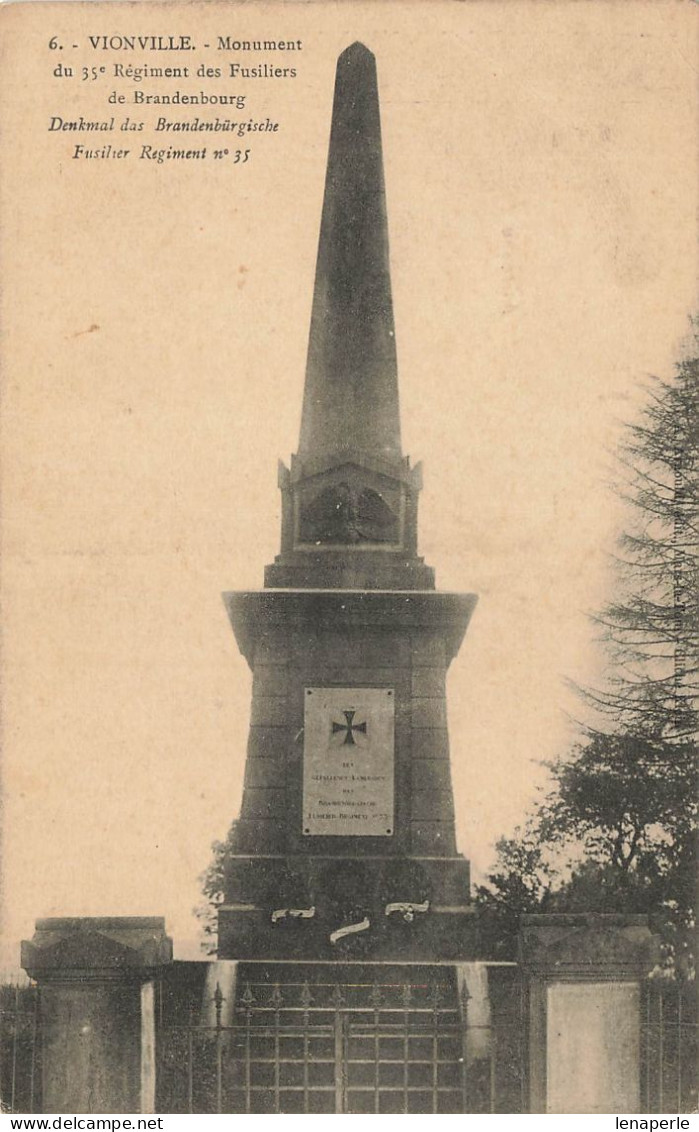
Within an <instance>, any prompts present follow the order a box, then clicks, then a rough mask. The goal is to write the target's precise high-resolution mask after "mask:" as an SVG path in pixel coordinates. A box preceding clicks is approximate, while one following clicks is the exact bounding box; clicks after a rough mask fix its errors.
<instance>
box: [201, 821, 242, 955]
mask: <svg viewBox="0 0 699 1132" xmlns="http://www.w3.org/2000/svg"><path fill="white" fill-rule="evenodd" d="M237 828H238V823H237V821H234V822H233V823H232V825H231V827H230V829H229V830H228V833H227V835H226V839H225V841H214V842H213V844H212V846H211V852H212V859H211V863H210V865H209V866H208V868H207V869H206V870H205V871H204V872H203V873H202V875H201V877H200V878H199V883H200V884H201V891H202V896H203V900H202V902H201V903H200V904H198V905H197V907H196V908H195V909H194V915H195V916H196V917H197V919H198V920H199V922H200V923H201V925H202V931H203V935H204V939H203V941H202V950H203V951H204V953H205V954H206V955H215V954H216V946H217V933H218V908H219V905H220V904H222V903H223V899H224V887H225V872H226V861H227V860H228V858H229V856H230V855H231V853H233V852H234V846H235V839H236V832H237Z"/></svg>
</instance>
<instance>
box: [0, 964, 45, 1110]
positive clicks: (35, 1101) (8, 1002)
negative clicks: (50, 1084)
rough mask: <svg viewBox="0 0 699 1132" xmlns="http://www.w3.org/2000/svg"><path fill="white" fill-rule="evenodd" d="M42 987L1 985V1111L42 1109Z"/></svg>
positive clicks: (16, 984)
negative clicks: (40, 989)
mask: <svg viewBox="0 0 699 1132" xmlns="http://www.w3.org/2000/svg"><path fill="white" fill-rule="evenodd" d="M40 1028H41V1027H40V1001H39V988H38V987H35V986H31V985H27V984H19V983H14V984H5V985H2V986H0V1111H2V1112H30V1113H33V1112H41V1111H42V1107H41V1041H40Z"/></svg>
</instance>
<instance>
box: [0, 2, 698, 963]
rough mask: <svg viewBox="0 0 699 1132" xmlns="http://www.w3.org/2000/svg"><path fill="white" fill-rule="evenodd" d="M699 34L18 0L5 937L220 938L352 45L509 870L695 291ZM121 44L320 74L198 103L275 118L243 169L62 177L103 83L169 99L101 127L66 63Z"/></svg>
mask: <svg viewBox="0 0 699 1132" xmlns="http://www.w3.org/2000/svg"><path fill="white" fill-rule="evenodd" d="M696 18H697V9H696V6H695V5H694V4H692V3H690V2H689V0H681V2H680V0H658V2H654V3H641V2H635V0H631V2H630V0H618V2H616V3H600V2H596V0H591V2H589V3H585V4H582V3H564V2H556V3H536V2H526V0H518V2H507V3H497V2H492V3H456V2H449V0H446V2H441V0H434V2H431V3H429V4H428V3H409V2H404V0H400V2H395V3H391V2H387V3H383V4H381V5H377V4H364V3H355V2H351V3H345V4H331V3H328V4H325V3H323V2H317V3H299V4H295V3H292V2H290V3H284V4H281V3H280V4H265V3H256V2H253V3H246V4H235V3H231V4H226V5H223V4H221V5H219V4H218V3H211V4H206V5H204V4H201V5H186V4H167V5H160V4H155V3H154V4H150V3H147V4H145V3H144V4H130V5H129V4H83V5H81V4H72V3H67V4H51V3H49V4H42V5H23V4H20V5H14V6H13V5H10V6H6V7H3V9H2V10H0V21H1V22H0V30H1V33H2V58H1V59H0V76H1V77H0V83H1V93H2V106H3V121H4V130H3V139H2V147H3V149H2V182H1V185H2V202H1V204H2V217H1V219H2V225H1V231H2V234H1V236H0V255H1V258H2V265H1V266H2V278H3V284H4V287H3V294H2V309H1V314H2V339H1V352H2V365H3V375H4V376H3V416H2V602H3V616H4V634H3V653H2V686H3V687H2V691H3V740H4V743H3V746H4V754H3V759H4V762H3V778H4V803H3V822H4V837H5V840H4V856H3V879H4V904H3V908H4V913H3V916H4V923H3V927H4V936H5V939H6V941H8V945H9V946H10V947H11V948H14V946H15V941H16V940H18V939H19V938H20V937H21V936H25V937H26V936H27V935H28V934H31V932H32V930H33V921H34V919H35V918H36V917H37V916H42V915H55V914H85V913H95V914H106V913H113V914H129V913H131V914H145V913H151V914H164V915H166V916H167V922H168V927H169V929H170V931H171V932H172V933H173V934H174V935H175V937H176V941H177V944H178V947H179V954H184V953H185V951H186V948H187V947H188V941H191V940H192V939H193V937H194V936H195V935H196V925H195V923H194V921H193V919H192V917H191V908H192V906H193V905H194V904H195V903H196V900H197V893H198V889H197V880H196V878H197V875H198V874H199V873H200V872H201V871H202V870H203V869H204V867H205V866H206V864H207V863H208V860H209V845H210V842H211V841H212V839H213V838H214V837H223V836H224V835H225V832H226V830H227V827H228V825H229V823H230V821H231V820H232V818H234V817H235V816H236V814H237V811H238V806H239V801H240V792H241V780H242V771H243V764H244V755H245V743H246V736H247V725H248V713H249V698H250V680H249V674H248V671H247V668H246V665H245V662H244V661H243V659H242V658H241V657H240V656H239V655H238V652H237V649H236V646H235V643H234V640H233V636H232V633H231V631H230V628H229V625H228V622H227V618H226V614H225V611H224V608H223V604H222V602H221V598H220V594H221V591H223V590H226V589H245V588H257V587H259V586H260V585H261V582H262V569H263V565H264V564H265V563H266V562H269V561H271V559H272V558H273V556H274V554H275V553H276V551H277V550H278V539H279V518H280V516H279V496H278V493H277V488H276V460H277V458H278V457H283V458H284V459H285V460H288V456H289V454H290V452H292V451H294V450H295V448H296V445H297V441H298V427H299V421H300V411H301V396H302V387H303V376H304V363H305V349H306V342H307V334H308V325H309V317H310V304H311V297H312V287H313V273H314V266H315V254H316V243H317V235H318V227H319V222H320V209H321V200H322V192H323V182H324V165H325V159H326V154H327V143H328V131H329V123H330V111H331V105H332V91H333V81H334V68H335V62H336V58H337V55H338V54H339V52H340V51H341V50H342V49H343V48H344V47H345V46H347V45H348V44H349V43H351V42H353V41H354V40H356V39H361V40H362V41H363V42H364V43H366V44H367V46H369V47H370V48H371V49H372V50H373V51H374V52H375V54H376V57H377V63H378V70H379V85H380V97H381V108H382V121H383V134H384V159H385V171H386V181H387V196H388V210H389V227H390V238H391V256H392V271H393V287H394V303H395V317H396V332H397V343H398V355H399V369H400V388H401V402H402V420H403V439H404V449H405V451H406V453H409V454H410V455H411V457H412V459H413V460H423V461H424V466H425V490H424V492H423V495H422V502H421V528H420V529H421V538H420V544H421V553H423V554H424V555H425V557H426V559H427V561H428V562H429V563H430V564H432V565H434V566H435V567H436V568H437V580H438V585H439V587H440V588H442V589H451V590H458V591H462V590H463V591H475V592H477V593H478V594H480V602H479V605H478V607H477V610H476V613H475V615H474V618H473V622H472V625H471V628H470V630H469V634H468V636H467V639H466V642H465V645H464V648H463V650H462V653H461V656H460V657H459V658H458V659H457V661H456V662H455V663H454V665H453V670H452V673H451V677H450V684H449V696H450V701H449V708H450V727H451V740H452V760H453V773H454V783H455V791H456V801H457V811H458V820H459V843H460V848H461V851H462V852H464V853H465V854H466V855H467V856H469V857H470V858H471V859H472V861H473V864H474V867H475V869H476V870H483V869H484V868H486V867H487V865H488V862H489V859H490V857H491V852H492V843H493V841H494V839H495V838H496V837H497V836H498V835H499V834H501V833H503V832H506V831H509V830H511V829H512V827H513V826H514V825H515V824H516V822H517V821H518V820H520V819H521V817H522V816H523V813H524V810H525V808H526V806H527V804H528V802H529V800H530V799H531V797H532V794H533V791H534V788H535V786H536V784H537V783H538V782H540V781H541V778H542V772H541V770H540V768H539V767H538V766H537V760H541V759H547V758H553V757H555V756H556V755H557V754H559V753H560V752H562V751H563V750H564V749H565V746H566V744H567V743H568V742H569V740H570V736H571V728H570V725H569V723H568V722H567V719H566V714H565V713H566V712H567V711H568V712H571V711H572V712H575V710H576V705H575V703H574V701H572V699H571V698H570V695H569V693H568V692H567V691H566V688H565V685H564V683H563V680H564V678H565V677H566V676H568V677H573V678H577V679H586V678H589V677H594V675H595V673H596V672H598V671H599V666H600V663H601V661H600V658H599V656H598V654H597V653H596V652H595V650H594V648H593V647H592V630H591V627H590V625H589V623H588V622H587V620H586V617H585V613H586V611H587V610H589V609H591V608H593V607H595V605H597V604H598V603H599V602H600V600H602V599H603V597H604V595H605V593H606V592H607V587H608V585H609V581H610V577H611V573H610V569H609V565H608V562H607V559H606V557H605V555H606V554H607V553H608V551H609V549H610V547H611V545H612V540H613V537H614V534H615V531H616V530H617V527H618V523H619V520H620V512H619V504H618V503H617V502H616V501H615V500H614V497H613V495H612V493H611V492H610V489H609V486H608V482H607V481H608V479H609V476H610V471H611V467H612V463H613V460H612V457H611V455H610V454H611V453H612V452H613V449H614V446H615V444H616V442H617V439H618V436H619V433H620V427H621V422H622V421H623V420H625V419H629V418H630V417H632V416H633V413H634V408H635V406H636V405H637V404H638V401H639V396H640V383H642V382H643V380H644V379H645V378H646V376H647V375H648V374H651V373H654V374H658V375H661V376H663V375H668V374H669V372H670V371H671V368H672V364H673V361H674V359H675V357H676V356H677V352H678V350H679V348H680V346H681V342H682V340H683V338H684V336H685V335H686V332H687V329H688V323H687V318H688V315H689V314H690V312H691V311H692V310H693V309H694V308H695V306H696V271H695V250H696V228H695V215H696V162H695V156H696V140H697V139H696V114H697V102H696V66H697V45H696V30H697V29H696ZM115 33H120V34H124V33H127V34H131V33H142V34H143V33H147V34H151V33H152V34H166V35H169V34H175V35H178V34H190V35H192V36H193V38H194V39H195V40H196V41H200V40H201V41H204V40H206V41H207V42H211V43H212V44H213V43H214V42H215V39H216V37H217V36H218V35H226V34H228V35H231V36H232V37H233V38H240V39H246V38H247V39H252V38H277V39H289V40H291V39H294V40H296V39H300V40H302V43H303V48H302V50H301V51H300V52H298V53H297V54H296V55H295V56H294V57H293V58H291V57H288V58H286V59H285V60H284V62H285V63H286V64H290V63H292V64H293V65H294V66H295V67H296V68H297V70H298V75H297V77H296V78H295V79H294V80H293V81H292V80H278V81H272V80H270V81H265V80H261V79H259V80H252V79H251V80H249V81H247V82H241V83H238V84H236V83H235V82H231V81H228V82H226V83H225V84H221V85H220V87H216V88H214V86H212V85H211V84H208V85H207V84H206V83H204V82H202V84H201V88H202V89H205V90H206V89H210V90H214V89H221V90H223V89H225V90H226V91H229V92H232V91H233V90H234V89H240V90H241V91H242V92H243V93H246V94H248V95H249V112H250V114H251V115H252V116H254V117H256V118H264V117H265V116H269V117H270V118H272V119H276V120H278V121H279V123H280V129H279V131H278V132H277V133H276V134H274V135H270V136H265V137H259V138H256V139H255V141H254V143H253V147H252V148H253V154H252V158H251V160H250V161H249V162H248V163H247V165H246V166H245V167H244V168H242V167H236V166H234V165H233V164H231V163H230V162H229V163H224V162H222V163H219V164H215V163H195V164H193V165H192V164H191V163H182V164H179V165H178V164H175V163H172V164H162V165H158V164H155V163H152V162H139V161H135V162H131V163H128V164H126V163H120V162H118V161H110V160H104V161H91V162H87V161H78V160H75V159H73V158H72V157H71V154H72V151H73V146H74V144H75V143H76V142H78V141H79V142H83V143H85V144H104V143H106V142H109V141H114V140H116V139H113V138H111V137H109V136H102V137H100V138H99V142H95V141H94V139H92V138H86V136H85V135H75V134H71V135H68V134H59V133H56V132H49V131H48V123H49V120H50V118H51V116H52V115H63V116H64V117H66V118H75V117H77V116H78V115H79V114H80V113H81V112H83V113H84V112H85V111H84V107H85V105H86V103H85V99H86V98H88V97H89V99H90V100H91V101H90V106H91V107H93V108H94V107H96V106H97V105H98V104H99V105H100V107H101V109H100V110H99V113H97V112H93V113H92V114H91V115H90V116H91V117H105V118H106V117H108V116H109V115H110V114H111V113H117V114H119V115H122V114H123V113H124V112H126V113H130V114H132V116H133V117H146V113H145V111H144V112H143V114H139V108H138V107H133V106H129V107H126V108H117V109H115V108H114V107H111V108H110V107H108V106H107V104H106V102H105V101H104V99H105V97H106V94H107V92H108V91H109V90H111V89H113V88H114V84H110V82H109V80H107V79H103V80H102V85H101V87H100V88H99V89H100V90H101V92H102V93H101V96H100V97H101V102H99V100H98V98H97V95H96V94H95V93H94V91H91V92H89V94H86V90H85V87H84V86H81V84H80V83H79V82H77V81H74V82H69V81H67V80H57V79H56V78H55V77H54V76H53V74H52V71H53V68H54V66H55V65H56V63H57V56H56V53H52V52H50V51H49V49H48V46H47V45H48V41H49V38H50V37H51V36H52V35H56V36H58V37H59V38H61V39H62V40H63V41H65V42H66V43H67V44H70V43H73V42H79V43H80V44H83V43H84V42H85V40H86V38H87V36H88V35H90V34H94V35H103V34H115ZM208 37H210V38H208ZM65 54H66V53H65V52H64V55H65ZM75 55H76V56H78V57H79V58H78V62H89V63H90V64H93V63H96V64H103V63H105V64H109V65H110V66H111V64H112V63H113V62H114V61H115V60H117V61H121V62H123V63H125V64H127V63H129V62H134V63H144V62H146V63H149V64H153V63H158V64H161V65H162V64H163V62H166V63H172V62H173V59H172V58H171V57H170V58H168V59H166V60H163V59H162V58H161V59H153V58H152V57H147V56H146V55H144V54H138V53H136V56H130V57H126V56H121V55H118V54H115V53H111V54H106V55H105V56H104V58H102V57H100V58H97V57H96V55H95V56H94V57H90V56H89V53H88V52H87V51H86V50H83V49H82V48H81V50H80V51H79V52H75ZM217 55H218V57H215V56H217ZM205 57H207V58H206V61H207V62H208V63H211V64H212V65H221V66H223V67H224V68H225V67H227V65H228V63H230V62H231V61H238V62H241V63H242V64H244V65H246V66H250V65H257V64H259V63H260V62H261V61H262V57H260V56H258V57H257V58H251V57H247V58H246V57H244V56H240V55H234V54H230V53H223V52H219V53H217V52H216V51H215V50H214V49H213V48H212V50H211V51H209V52H202V53H200V54H198V55H197V57H196V62H197V63H198V62H199V61H201V60H202V59H204V58H205ZM64 61H68V59H67V56H66V59H65V60H64ZM275 62H278V60H275ZM142 86H143V88H144V89H145V88H146V87H148V88H149V89H151V90H153V89H160V87H159V86H157V84H154V83H146V82H145V81H144V83H143V84H142ZM123 89H126V88H125V87H124V88H123ZM197 112H198V113H200V114H202V110H201V108H197V107H194V108H185V107H181V108H179V109H175V108H172V107H170V108H167V107H166V108H163V109H162V110H161V111H158V113H163V114H166V115H167V116H168V117H170V118H175V117H181V118H187V117H193V116H194V115H195V114H196V113H197ZM149 113H150V115H151V116H152V115H153V110H151V111H150V112H149ZM216 113H218V114H220V115H221V116H230V117H234V116H235V114H234V112H233V111H231V110H230V108H220V109H219V110H217V111H216ZM85 116H88V115H87V114H86V115H85ZM129 140H130V141H133V139H129ZM176 140H177V142H178V143H179V142H181V140H182V139H181V138H178V139H176ZM185 140H187V139H185ZM207 141H209V139H207ZM135 144H137V143H135ZM163 144H166V143H165V141H164V142H163ZM191 144H194V143H191ZM209 144H211V143H210V142H209ZM246 144H247V143H246Z"/></svg>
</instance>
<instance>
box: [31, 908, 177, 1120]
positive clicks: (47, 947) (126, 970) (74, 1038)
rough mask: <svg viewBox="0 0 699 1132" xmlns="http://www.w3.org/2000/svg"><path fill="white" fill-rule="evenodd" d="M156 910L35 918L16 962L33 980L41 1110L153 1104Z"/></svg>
mask: <svg viewBox="0 0 699 1132" xmlns="http://www.w3.org/2000/svg"><path fill="white" fill-rule="evenodd" d="M171 959H172V942H171V940H170V939H168V937H167V936H166V934H165V921H164V920H163V919H162V918H161V917H157V916H156V917H140V916H139V917H136V916H128V917H127V916H123V917H114V918H113V917H89V918H87V917H86V918H60V919H58V918H56V919H46V920H38V921H37V924H36V931H35V933H34V937H33V939H32V940H31V941H24V942H23V943H22V966H23V967H24V969H25V970H26V972H27V974H28V975H29V976H30V977H31V978H32V979H34V980H35V981H36V982H37V983H38V984H39V987H40V993H41V1000H40V1001H41V1006H40V1017H39V1023H40V1029H41V1033H42V1039H43V1045H42V1050H43V1105H42V1108H43V1111H44V1112H50V1113H119V1112H153V1111H154V1104H155V1014H154V993H153V991H154V987H153V979H154V977H155V975H156V973H157V971H158V970H159V969H160V968H162V966H163V965H164V964H166V963H169V962H170V961H171Z"/></svg>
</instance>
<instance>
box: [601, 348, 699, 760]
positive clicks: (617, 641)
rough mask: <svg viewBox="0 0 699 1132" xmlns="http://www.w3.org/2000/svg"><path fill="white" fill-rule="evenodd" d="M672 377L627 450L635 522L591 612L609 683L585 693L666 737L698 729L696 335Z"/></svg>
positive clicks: (634, 727)
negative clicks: (608, 592)
mask: <svg viewBox="0 0 699 1132" xmlns="http://www.w3.org/2000/svg"><path fill="white" fill-rule="evenodd" d="M694 346H695V351H694V353H693V355H692V356H688V357H687V358H685V359H683V360H682V361H681V362H680V363H679V365H678V366H677V370H676V374H675V378H674V380H672V381H669V382H664V381H656V382H654V384H653V386H652V387H651V388H650V389H649V391H648V402H647V404H646V407H645V410H644V412H643V414H642V416H641V419H640V421H639V422H638V423H637V424H633V425H631V426H630V427H629V430H628V436H627V440H626V443H625V444H624V446H623V448H622V452H621V468H622V474H623V481H622V486H621V494H622V497H623V498H624V499H625V500H626V502H627V503H628V505H629V526H628V528H627V530H626V531H625V532H624V533H623V534H622V535H621V537H620V539H619V552H618V555H617V557H616V568H617V574H618V582H617V592H618V597H617V599H616V600H615V601H612V602H611V603H610V604H608V605H607V606H606V607H605V608H604V609H603V610H602V611H601V612H600V613H599V614H598V615H597V616H596V617H595V618H594V620H595V622H596V624H597V626H598V627H599V628H600V629H601V631H602V643H603V645H604V646H605V648H606V650H607V653H608V655H609V660H610V679H609V682H608V685H607V686H606V687H605V688H603V689H600V690H596V691H593V690H586V691H583V692H582V695H583V698H584V699H585V700H586V701H587V702H588V704H590V705H591V706H593V707H594V708H596V709H597V710H598V711H599V712H600V713H601V715H602V717H603V719H604V720H605V723H606V726H604V725H603V726H602V727H601V730H606V729H609V725H610V724H611V727H612V729H613V730H614V731H618V730H620V729H626V730H628V731H630V732H635V733H638V734H642V735H647V736H653V737H655V738H660V737H661V738H664V739H668V740H670V741H673V740H682V739H686V738H687V737H691V736H693V735H694V734H695V731H696V722H697V719H696V703H697V658H696V648H695V645H696V624H697V619H696V615H697V603H696V593H697V589H696V583H697V545H698V541H699V529H698V526H699V524H698V516H697V479H696V473H697V466H696V465H697V455H696V453H697V440H698V439H699V337H698V336H697V334H696V328H695V334H694Z"/></svg>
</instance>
